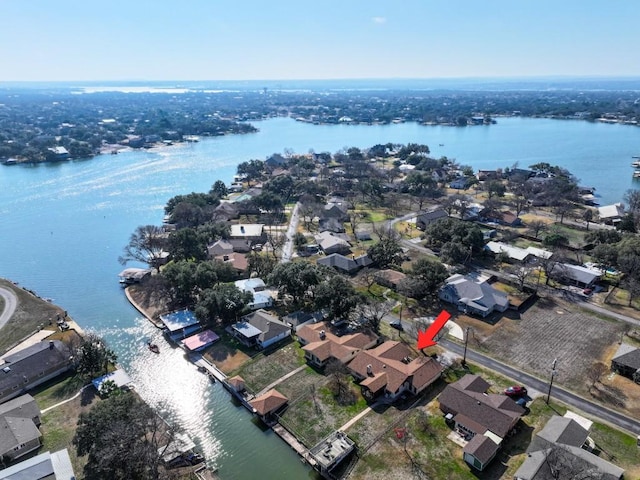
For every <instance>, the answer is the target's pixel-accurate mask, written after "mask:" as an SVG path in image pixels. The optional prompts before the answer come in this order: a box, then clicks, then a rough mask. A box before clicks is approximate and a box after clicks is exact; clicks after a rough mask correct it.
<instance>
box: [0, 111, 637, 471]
mask: <svg viewBox="0 0 640 480" xmlns="http://www.w3.org/2000/svg"><path fill="white" fill-rule="evenodd" d="M255 124H256V126H257V127H258V128H259V129H260V132H258V133H256V134H250V135H244V136H229V137H218V138H212V139H206V140H203V141H201V142H199V143H196V144H190V145H184V146H176V147H169V148H166V149H163V150H155V151H138V152H127V153H122V154H119V155H105V156H100V157H97V158H94V159H90V160H85V161H71V162H65V163H58V164H49V165H37V166H26V167H25V166H11V167H1V168H0V186H1V188H0V231H1V232H2V234H1V237H0V247H1V248H0V276H2V277H5V278H9V279H11V280H14V281H17V282H19V283H20V284H21V285H23V286H25V287H27V288H30V289H33V290H35V291H36V292H38V293H39V294H40V295H41V296H43V297H50V298H53V299H54V301H55V303H57V304H59V305H60V306H61V307H62V308H64V309H66V310H68V311H69V313H70V315H71V316H72V317H74V318H75V319H76V320H77V321H78V322H79V323H80V324H81V325H82V326H83V327H85V328H87V329H91V330H94V331H96V332H97V333H98V334H100V335H102V336H104V337H105V339H106V340H107V342H108V343H109V345H110V346H111V347H112V348H113V349H114V350H115V351H116V352H117V354H118V356H119V358H120V363H122V365H123V366H124V367H125V368H126V369H127V370H128V371H129V373H130V374H131V376H132V377H133V379H134V381H135V383H136V386H137V389H138V391H139V392H140V394H141V395H142V396H143V397H144V398H145V399H146V400H147V401H148V402H150V403H151V404H153V405H155V406H158V407H160V408H164V407H169V408H170V409H171V410H173V411H174V412H175V415H176V417H177V418H176V420H177V421H178V422H179V423H180V424H182V425H183V426H184V427H185V429H186V430H187V431H188V432H189V433H190V434H191V435H192V436H193V437H194V439H196V440H197V441H198V443H199V444H200V446H201V447H202V449H203V451H204V454H205V455H206V456H207V458H208V459H210V461H211V463H212V464H215V465H216V466H217V467H218V468H219V474H220V477H221V478H229V479H243V478H246V479H253V478H265V479H270V478H286V479H298V478H307V477H310V476H312V474H311V473H310V472H309V470H308V469H307V468H306V467H305V466H304V465H303V464H302V463H301V462H300V461H299V460H298V458H297V456H296V455H295V454H294V453H293V452H292V451H291V450H290V449H289V447H287V446H286V445H285V444H284V443H283V442H281V441H280V440H279V439H278V438H277V437H276V436H275V435H274V434H273V433H272V432H270V431H263V430H261V429H260V428H259V427H258V426H257V425H256V424H254V422H253V421H252V417H251V415H250V414H249V413H248V412H247V411H246V410H245V409H244V408H242V407H238V406H236V405H234V404H233V403H232V402H231V401H230V399H229V396H228V395H227V393H226V392H225V391H224V390H223V389H222V388H221V387H220V385H219V384H214V385H212V384H210V383H209V381H208V380H206V378H205V377H204V376H203V375H202V374H200V373H199V372H198V371H197V370H196V368H195V367H194V366H193V365H191V364H190V363H189V362H188V361H187V360H186V359H185V358H184V355H183V353H182V351H181V350H179V349H172V348H170V347H169V346H168V345H167V344H165V343H164V341H163V340H162V339H161V336H160V334H159V332H158V331H157V330H155V329H154V328H153V327H152V326H151V325H150V324H149V323H148V322H146V321H144V320H142V319H141V318H140V316H139V315H138V314H137V312H136V311H135V310H134V309H133V308H132V307H131V306H130V305H129V304H128V302H127V301H126V299H125V297H124V294H123V292H122V290H121V289H120V287H119V285H118V278H117V274H118V273H119V272H120V270H121V269H122V266H121V265H120V264H119V263H118V261H117V259H118V256H119V255H120V254H121V252H122V249H123V247H124V245H125V244H126V243H127V242H128V239H129V236H130V234H131V233H132V232H133V230H134V229H135V228H136V227H137V226H139V225H145V224H160V222H161V220H162V216H163V207H164V205H165V203H166V201H167V200H168V199H169V198H170V197H172V196H174V195H177V194H184V193H189V192H192V191H194V192H203V191H208V190H209V188H210V187H211V185H212V184H213V183H214V182H215V180H217V179H222V180H224V181H226V182H228V181H229V180H230V179H231V177H232V175H233V174H234V173H235V167H236V165H237V164H238V163H240V162H242V161H245V160H248V159H252V158H259V159H264V158H265V157H266V156H267V155H269V154H271V153H274V152H283V151H284V149H292V150H293V151H295V152H298V153H304V152H307V151H309V150H310V149H313V150H315V151H318V152H319V151H331V152H333V151H336V150H338V149H341V148H343V147H349V146H357V147H362V148H364V147H369V146H371V145H374V144H376V143H387V142H394V143H407V142H418V143H426V144H427V145H429V146H430V147H431V150H432V154H433V155H434V156H436V157H440V156H447V157H449V158H455V159H457V160H458V161H459V162H460V163H462V164H468V165H472V166H473V167H474V169H478V168H497V167H506V166H512V165H514V164H515V163H517V164H518V165H519V166H521V167H527V166H529V165H531V164H533V163H537V162H548V163H551V164H557V165H561V166H564V167H566V168H568V169H569V170H570V171H571V172H573V173H575V174H576V176H577V177H578V178H580V179H581V181H582V182H581V183H582V184H583V185H589V186H594V187H596V192H597V194H598V195H599V196H600V197H601V198H600V202H601V203H602V204H607V203H612V202H616V201H620V200H621V199H622V196H623V194H624V192H625V191H626V190H627V189H629V188H632V187H633V186H634V185H633V181H632V178H631V177H632V176H631V172H632V168H631V166H630V163H631V156H632V155H639V154H640V129H639V128H635V127H630V126H620V125H605V124H597V123H595V124H594V123H586V122H578V121H554V120H548V119H523V118H499V119H498V124H496V125H491V126H487V127H466V128H455V127H425V126H419V125H416V124H413V123H405V124H398V125H385V126H347V125H338V126H318V125H310V124H305V123H298V122H295V121H293V120H290V119H286V118H276V119H271V120H267V121H263V122H256V123H255ZM148 338H155V339H156V341H158V343H160V345H161V347H162V353H161V354H160V355H159V356H153V354H151V353H150V352H148V350H147V349H146V348H145V347H144V342H145V341H146V340H147V339H148Z"/></svg>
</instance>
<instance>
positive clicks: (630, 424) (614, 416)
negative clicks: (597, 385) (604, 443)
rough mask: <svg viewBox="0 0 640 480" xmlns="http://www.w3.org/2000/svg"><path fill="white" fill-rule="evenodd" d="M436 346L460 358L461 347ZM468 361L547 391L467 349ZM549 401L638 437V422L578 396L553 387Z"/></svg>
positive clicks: (535, 381)
mask: <svg viewBox="0 0 640 480" xmlns="http://www.w3.org/2000/svg"><path fill="white" fill-rule="evenodd" d="M438 343H439V345H440V346H441V347H443V348H446V349H447V350H449V351H451V352H453V353H456V354H458V355H460V356H462V355H463V352H464V347H463V346H462V345H458V344H457V343H454V342H452V341H450V340H446V339H440V341H439V342H438ZM467 359H468V360H469V361H471V362H473V363H477V364H478V365H482V366H484V367H488V368H490V369H491V370H494V371H496V372H498V373H501V374H502V375H505V376H507V377H509V378H512V379H513V380H515V381H516V382H518V383H521V384H523V385H526V386H527V387H528V388H532V389H535V390H538V391H540V392H544V394H545V396H546V394H547V392H548V391H549V380H541V379H539V378H537V377H534V376H533V375H529V374H528V373H524V372H521V371H520V370H517V369H515V368H513V367H510V366H508V365H505V364H504V363H502V362H499V361H498V360H495V359H493V358H491V357H488V356H486V355H483V354H481V353H478V352H476V351H474V350H472V349H470V348H468V349H467ZM549 373H551V365H549ZM551 397H552V398H554V399H557V400H560V401H562V402H564V403H566V404H567V405H571V406H572V407H575V408H577V409H579V410H581V411H583V412H585V413H587V414H589V415H591V416H593V417H595V418H599V419H602V420H604V421H606V422H608V423H610V424H612V425H615V426H616V427H618V428H621V429H623V430H627V431H628V432H631V433H633V434H634V435H640V421H638V420H636V419H634V418H631V417H629V416H627V415H624V414H622V413H618V412H615V411H613V410H609V409H608V408H605V407H603V406H601V405H598V404H596V403H594V402H591V401H589V400H587V399H585V398H583V397H581V396H579V395H576V394H574V393H571V392H570V391H568V390H565V389H563V388H562V387H560V386H557V385H553V387H552V390H551Z"/></svg>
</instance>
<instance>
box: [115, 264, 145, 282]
mask: <svg viewBox="0 0 640 480" xmlns="http://www.w3.org/2000/svg"><path fill="white" fill-rule="evenodd" d="M118 277H119V278H120V283H121V284H123V285H132V284H134V283H142V282H144V281H146V280H147V279H149V278H150V277H151V269H150V268H133V267H132V268H125V269H124V270H123V271H122V272H120V273H119V274H118Z"/></svg>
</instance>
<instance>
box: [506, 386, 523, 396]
mask: <svg viewBox="0 0 640 480" xmlns="http://www.w3.org/2000/svg"><path fill="white" fill-rule="evenodd" d="M504 394H505V395H506V396H507V397H511V398H520V397H524V396H525V395H526V394H527V389H526V388H525V387H523V386H521V385H513V386H511V387H508V388H505V389H504Z"/></svg>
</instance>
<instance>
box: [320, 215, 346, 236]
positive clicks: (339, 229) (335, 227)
mask: <svg viewBox="0 0 640 480" xmlns="http://www.w3.org/2000/svg"><path fill="white" fill-rule="evenodd" d="M318 230H319V231H320V232H333V233H344V232H345V228H344V224H343V223H342V221H340V220H338V219H337V218H321V219H320V220H319V221H318Z"/></svg>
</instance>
